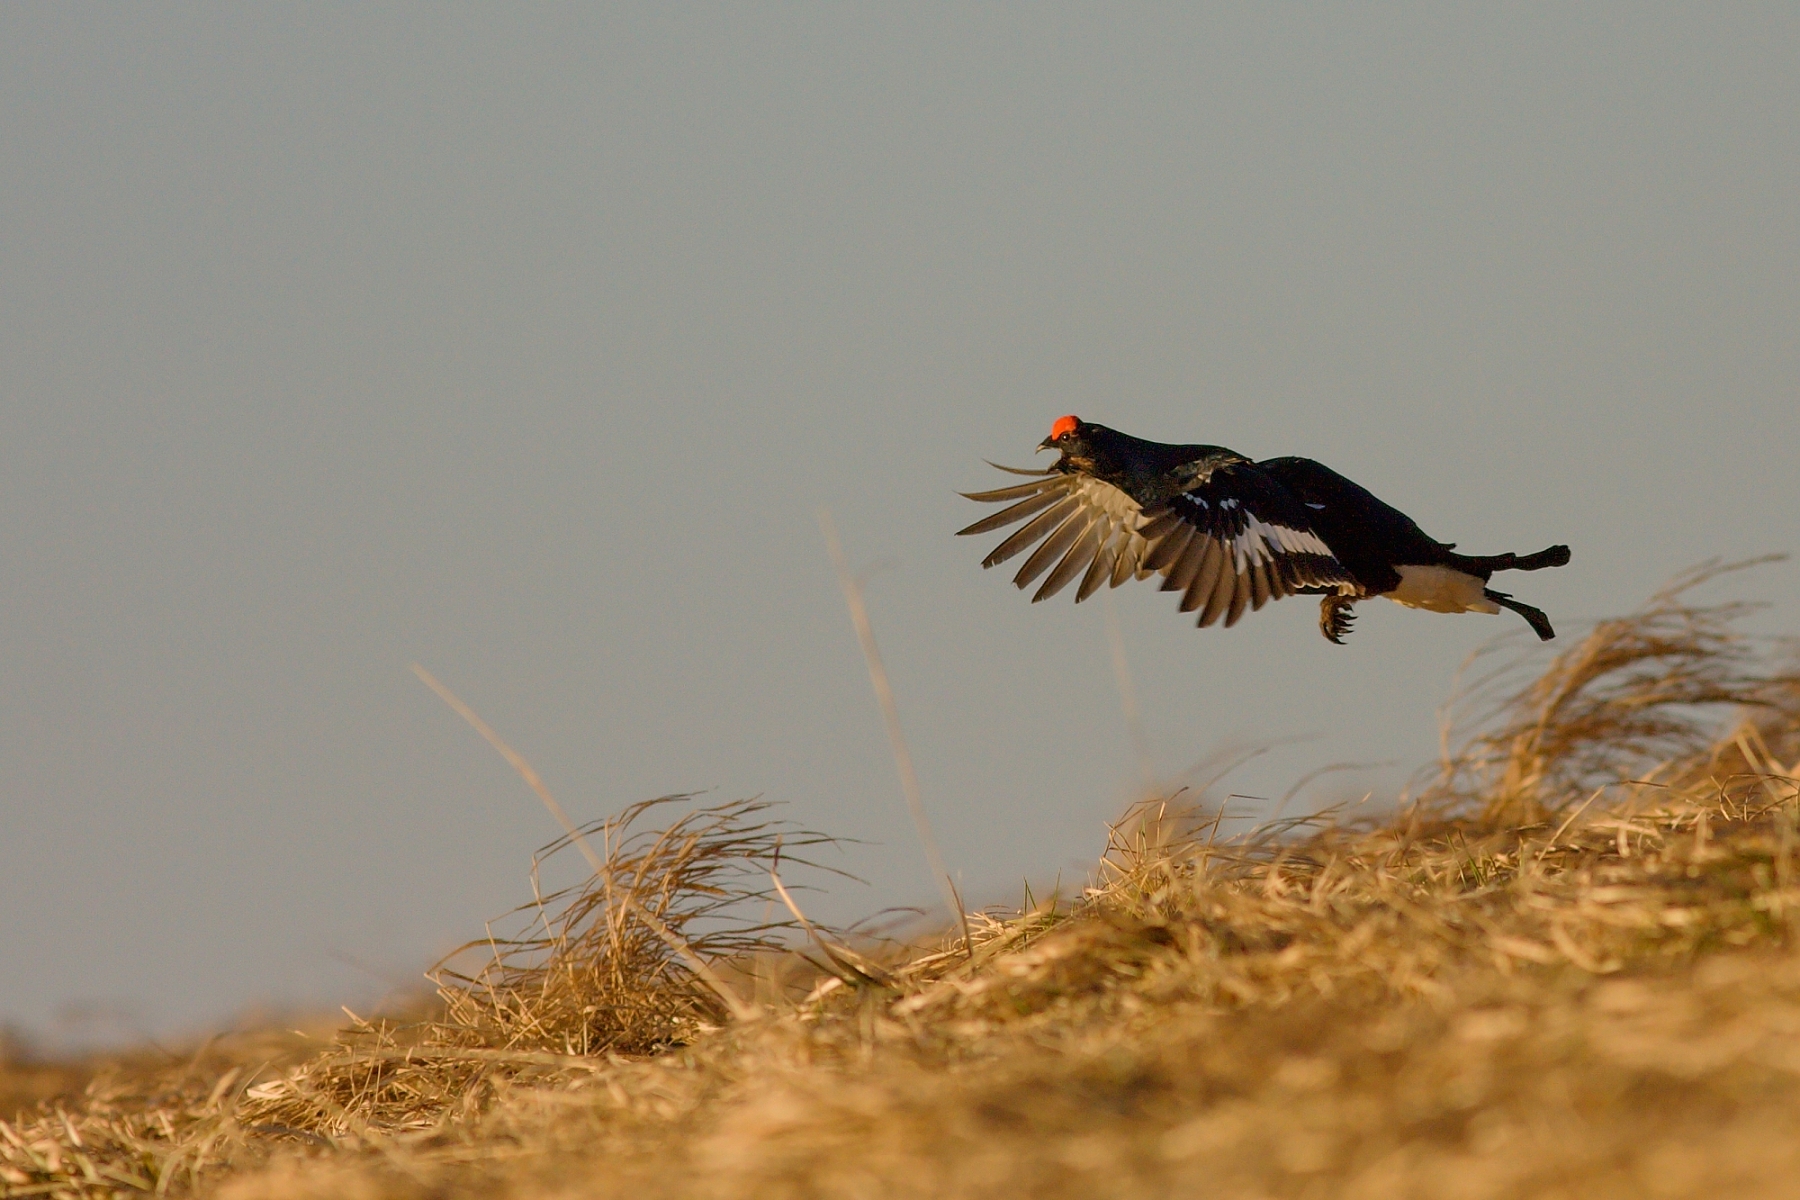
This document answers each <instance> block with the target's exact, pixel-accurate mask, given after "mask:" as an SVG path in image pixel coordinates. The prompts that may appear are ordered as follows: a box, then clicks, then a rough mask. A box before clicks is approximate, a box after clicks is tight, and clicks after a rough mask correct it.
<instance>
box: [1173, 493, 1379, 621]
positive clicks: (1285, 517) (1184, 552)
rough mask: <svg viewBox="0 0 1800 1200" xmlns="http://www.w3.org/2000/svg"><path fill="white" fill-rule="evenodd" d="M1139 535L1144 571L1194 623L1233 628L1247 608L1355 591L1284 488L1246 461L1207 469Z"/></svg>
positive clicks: (1354, 586) (1302, 509) (1329, 551)
mask: <svg viewBox="0 0 1800 1200" xmlns="http://www.w3.org/2000/svg"><path fill="white" fill-rule="evenodd" d="M1138 535H1139V536H1140V537H1142V538H1144V539H1145V540H1146V541H1148V542H1150V543H1151V550H1150V552H1149V553H1148V554H1147V555H1145V558H1144V566H1146V567H1148V568H1149V569H1151V570H1153V571H1160V572H1161V573H1162V574H1163V576H1164V579H1163V585H1162V590H1163V591H1165V592H1180V593H1182V596H1181V611H1182V612H1193V611H1194V610H1196V609H1198V610H1199V611H1200V618H1199V622H1198V623H1199V624H1200V625H1201V626H1203V627H1204V626H1207V625H1211V624H1212V623H1213V622H1215V621H1217V620H1218V619H1219V618H1220V617H1224V618H1225V624H1226V625H1227V626H1230V625H1235V624H1237V620H1238V618H1239V617H1241V616H1243V615H1244V610H1245V609H1246V608H1248V609H1250V610H1251V611H1255V610H1256V609H1259V608H1261V607H1262V606H1263V605H1265V604H1267V603H1268V602H1269V601H1271V600H1279V599H1281V598H1282V597H1283V596H1292V595H1294V594H1295V593H1296V592H1303V591H1304V592H1341V591H1346V590H1347V591H1349V592H1354V591H1355V590H1356V582H1355V580H1354V579H1352V578H1351V576H1350V573H1349V572H1348V571H1346V570H1345V569H1344V565H1343V564H1342V563H1340V562H1339V561H1338V559H1337V556H1336V555H1335V554H1333V553H1332V551H1331V547H1330V546H1328V545H1326V543H1325V540H1324V539H1323V538H1321V537H1320V536H1319V534H1318V532H1317V531H1316V530H1315V529H1314V528H1313V527H1312V524H1311V523H1310V522H1309V521H1308V520H1307V512H1306V508H1305V507H1304V506H1303V505H1302V504H1301V503H1300V501H1299V500H1298V499H1296V498H1295V497H1294V495H1293V494H1292V493H1291V492H1289V491H1288V490H1287V489H1286V488H1284V487H1282V486H1281V485H1280V484H1279V483H1277V482H1275V480H1273V479H1271V478H1269V476H1267V475H1265V474H1264V473H1263V472H1261V471H1259V470H1257V469H1256V467H1255V466H1254V465H1253V464H1251V463H1247V462H1240V463H1231V464H1227V465H1224V466H1220V467H1218V468H1217V469H1215V470H1213V471H1212V472H1211V473H1210V474H1209V475H1207V476H1206V477H1205V478H1204V479H1203V480H1201V481H1200V482H1198V483H1196V484H1195V485H1194V486H1193V487H1190V488H1189V489H1188V490H1187V491H1185V492H1182V493H1180V494H1179V495H1176V496H1174V497H1172V498H1171V499H1169V500H1168V501H1167V502H1165V503H1163V504H1161V505H1158V506H1155V507H1153V508H1151V509H1150V510H1149V511H1146V512H1145V513H1144V515H1143V518H1142V520H1141V521H1140V523H1139V526H1138Z"/></svg>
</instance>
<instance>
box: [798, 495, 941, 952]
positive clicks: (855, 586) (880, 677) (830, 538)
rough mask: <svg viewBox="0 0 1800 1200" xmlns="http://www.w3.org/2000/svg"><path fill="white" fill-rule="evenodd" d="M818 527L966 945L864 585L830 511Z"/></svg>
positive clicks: (913, 809) (910, 805) (904, 788)
mask: <svg viewBox="0 0 1800 1200" xmlns="http://www.w3.org/2000/svg"><path fill="white" fill-rule="evenodd" d="M819 529H820V531H821V532H822V533H824V535H825V548H826V549H827V550H828V551H829V552H830V554H831V563H832V566H834V567H835V568H837V576H838V584H839V585H840V586H841V587H842V588H843V590H844V603H845V604H847V605H849V607H850V623H851V624H852V625H854V626H855V627H856V640H857V644H858V645H860V646H861V647H862V652H863V660H864V661H865V662H866V663H867V664H868V667H869V683H870V685H871V686H873V687H874V689H875V702H876V703H877V704H878V705H880V707H881V718H882V722H883V723H884V724H885V725H886V727H887V735H888V745H889V746H890V747H891V748H892V749H893V752H894V769H895V770H896V771H898V772H899V773H900V791H901V793H902V794H903V795H904V796H905V797H906V810H907V812H909V813H911V814H912V819H913V827H914V829H916V830H917V831H918V834H919V842H920V844H921V845H922V846H923V847H924V850H925V860H926V862H927V863H929V864H930V866H931V874H932V877H933V879H934V880H935V881H936V883H937V885H938V890H939V892H940V893H942V896H943V901H944V907H945V909H946V910H948V911H949V912H950V913H951V914H952V915H953V916H955V917H956V919H957V922H958V923H959V924H960V925H961V926H962V931H963V943H964V945H965V946H968V944H969V918H968V914H967V913H966V912H964V911H963V905H962V898H961V897H960V896H958V895H957V894H956V885H955V884H954V883H952V882H950V870H949V868H947V867H946V866H944V856H943V855H942V854H940V853H938V844H937V838H935V837H933V836H932V833H931V819H930V818H929V817H928V816H926V815H925V800H924V798H923V797H922V796H921V795H920V794H919V776H918V772H916V771H914V770H913V761H912V751H911V750H910V749H909V748H908V747H907V744H906V733H905V731H904V730H903V729H901V727H900V707H899V705H897V704H896V703H895V702H894V689H893V688H892V687H891V686H889V684H888V674H887V667H886V666H884V665H883V664H882V661H881V649H880V647H878V646H877V645H876V644H875V629H874V627H873V626H872V625H870V624H869V608H868V605H866V604H864V603H863V596H862V585H861V584H860V583H858V582H857V579H856V576H855V574H853V573H852V572H851V570H850V562H849V560H848V559H846V558H845V557H844V547H843V544H842V543H841V542H839V541H838V534H837V525H836V524H835V523H834V522H833V521H832V519H831V513H830V511H828V510H826V509H820V510H819Z"/></svg>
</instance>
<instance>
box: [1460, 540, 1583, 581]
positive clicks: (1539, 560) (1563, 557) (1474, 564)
mask: <svg viewBox="0 0 1800 1200" xmlns="http://www.w3.org/2000/svg"><path fill="white" fill-rule="evenodd" d="M1450 565H1451V566H1453V567H1455V568H1456V569H1457V570H1459V571H1467V572H1468V573H1469V574H1471V575H1479V576H1481V577H1482V578H1483V579H1486V578H1487V577H1488V576H1490V575H1492V574H1493V573H1494V572H1495V571H1541V570H1543V569H1544V568H1545V567H1566V566H1568V565H1569V548H1568V547H1567V546H1546V547H1545V548H1544V549H1542V550H1539V551H1538V552H1537V553H1536V554H1452V555H1450Z"/></svg>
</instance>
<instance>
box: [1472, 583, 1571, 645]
mask: <svg viewBox="0 0 1800 1200" xmlns="http://www.w3.org/2000/svg"><path fill="white" fill-rule="evenodd" d="M1481 594H1482V595H1484V596H1486V597H1487V598H1488V599H1489V600H1492V601H1493V602H1494V603H1495V604H1498V605H1500V606H1501V607H1502V608H1510V609H1512V610H1513V611H1514V612H1516V613H1518V614H1519V615H1520V616H1521V617H1524V618H1525V623H1526V624H1527V625H1529V626H1531V632H1533V633H1535V634H1537V635H1538V640H1539V641H1541V642H1547V641H1549V640H1550V639H1551V638H1553V637H1555V636H1556V630H1554V629H1552V628H1550V618H1549V617H1546V616H1545V615H1544V610H1543V609H1541V608H1533V607H1531V605H1529V604H1521V603H1519V601H1517V600H1514V599H1513V598H1512V597H1511V596H1509V595H1507V594H1506V593H1505V592H1496V591H1495V590H1494V589H1493V588H1483V589H1481Z"/></svg>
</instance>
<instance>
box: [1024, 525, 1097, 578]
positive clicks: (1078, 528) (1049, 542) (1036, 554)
mask: <svg viewBox="0 0 1800 1200" xmlns="http://www.w3.org/2000/svg"><path fill="white" fill-rule="evenodd" d="M1093 522H1094V518H1093V514H1091V513H1085V512H1082V511H1080V510H1079V509H1077V510H1076V511H1075V512H1072V513H1070V514H1069V516H1068V519H1067V520H1065V521H1064V522H1063V523H1062V524H1061V525H1058V526H1057V527H1056V532H1054V533H1052V534H1051V535H1050V536H1049V537H1047V538H1045V539H1044V544H1043V545H1041V546H1039V547H1038V548H1037V549H1036V550H1033V551H1032V552H1031V557H1030V558H1028V559H1026V560H1025V565H1024V566H1022V567H1020V568H1019V573H1018V574H1017V575H1014V576H1013V584H1014V585H1015V586H1017V587H1021V588H1022V587H1025V586H1026V585H1027V584H1029V583H1030V582H1031V581H1032V580H1034V579H1036V578H1037V577H1038V576H1039V575H1042V574H1043V573H1044V572H1045V571H1048V570H1049V569H1050V566H1051V564H1052V563H1054V562H1055V561H1056V560H1057V559H1058V558H1059V557H1061V556H1062V554H1063V552H1064V551H1066V550H1067V549H1068V548H1069V547H1070V546H1071V545H1073V544H1074V542H1075V539H1076V538H1078V537H1080V536H1081V535H1082V534H1084V533H1086V532H1087V529H1088V526H1089V525H1091V524H1093Z"/></svg>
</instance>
